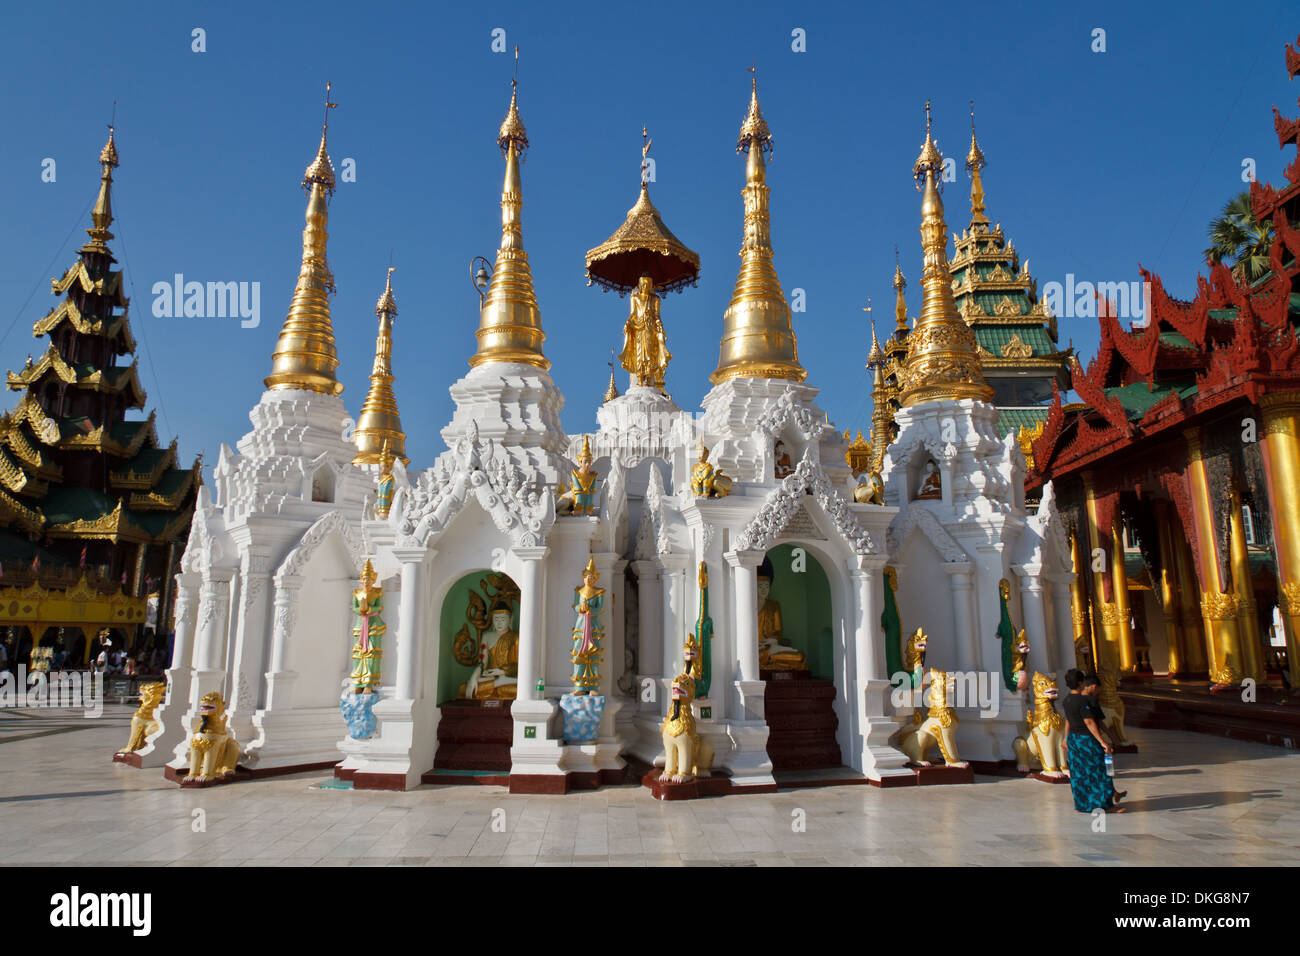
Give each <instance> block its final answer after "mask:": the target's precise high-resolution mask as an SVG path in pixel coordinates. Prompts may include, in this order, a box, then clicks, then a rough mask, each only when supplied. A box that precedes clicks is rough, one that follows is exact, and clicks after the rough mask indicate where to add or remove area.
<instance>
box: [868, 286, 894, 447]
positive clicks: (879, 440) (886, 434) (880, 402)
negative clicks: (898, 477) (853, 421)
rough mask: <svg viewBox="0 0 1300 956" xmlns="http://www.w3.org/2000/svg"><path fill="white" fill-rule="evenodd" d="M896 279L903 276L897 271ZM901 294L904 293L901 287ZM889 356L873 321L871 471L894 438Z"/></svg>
mask: <svg viewBox="0 0 1300 956" xmlns="http://www.w3.org/2000/svg"><path fill="white" fill-rule="evenodd" d="M895 278H896V279H901V278H902V273H901V272H900V273H897V274H896V276H895ZM899 295H900V296H901V295H902V291H901V289H900V291H899ZM888 361H889V360H888V358H887V357H886V356H885V352H884V350H883V349H882V348H881V347H880V340H879V339H877V338H876V323H874V322H872V323H871V351H870V352H869V353H867V368H868V369H870V370H871V373H872V374H871V464H870V467H869V468H868V470H869V471H872V472H876V471H879V470H880V469H881V466H882V465H883V464H884V461H885V451H886V449H888V448H889V443H890V442H891V441H893V438H894V413H893V409H892V407H891V406H890V397H891V396H890V393H889V387H888V386H887V385H886V383H885V366H886V364H888Z"/></svg>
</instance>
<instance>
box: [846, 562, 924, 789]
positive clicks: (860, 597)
mask: <svg viewBox="0 0 1300 956" xmlns="http://www.w3.org/2000/svg"><path fill="white" fill-rule="evenodd" d="M883 560H884V559H883V558H877V559H866V558H862V557H855V558H854V559H853V560H852V561H851V562H850V565H849V576H850V578H851V579H852V581H853V585H854V588H853V592H854V594H853V597H854V604H855V606H856V607H855V610H856V613H855V616H854V618H855V627H854V637H853V640H854V649H855V651H856V654H855V667H856V671H857V673H856V675H855V677H856V684H857V702H856V703H857V706H856V708H855V714H854V716H855V718H856V719H857V722H858V733H859V735H860V737H861V741H862V744H861V746H862V749H861V751H859V752H858V753H856V754H853V755H852V759H853V760H854V761H855V763H854V767H853V769H855V770H857V771H859V772H861V773H863V774H865V775H866V776H867V777H869V778H871V779H872V780H880V779H882V778H884V777H892V776H908V775H910V774H911V771H910V770H908V769H907V768H906V764H907V755H906V754H904V753H903V752H902V751H899V750H895V749H894V748H893V747H891V746H889V738H890V736H892V735H893V733H894V731H895V730H896V729H898V724H897V723H896V722H895V721H894V719H893V718H892V717H891V716H890V708H889V690H890V685H889V675H888V674H886V673H885V671H886V667H887V665H886V663H885V638H884V633H883V631H882V630H881V627H880V602H879V601H878V600H877V597H876V596H877V594H878V593H879V589H880V587H881V580H880V566H881V564H882V563H883Z"/></svg>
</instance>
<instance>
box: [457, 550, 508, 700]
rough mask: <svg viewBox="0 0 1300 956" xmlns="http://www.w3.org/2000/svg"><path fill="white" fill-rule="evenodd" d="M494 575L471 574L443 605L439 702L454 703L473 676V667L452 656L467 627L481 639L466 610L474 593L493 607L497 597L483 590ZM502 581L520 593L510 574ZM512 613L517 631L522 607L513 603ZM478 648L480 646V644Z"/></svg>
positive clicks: (483, 573) (485, 573)
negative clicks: (464, 627) (460, 634)
mask: <svg viewBox="0 0 1300 956" xmlns="http://www.w3.org/2000/svg"><path fill="white" fill-rule="evenodd" d="M490 573H491V572H489V571H486V570H483V571H471V572H470V573H469V574H467V575H465V576H464V577H462V578H461V579H460V580H459V581H457V582H456V583H455V584H454V585H452V588H451V590H450V591H449V592H447V597H446V598H445V599H444V600H443V602H442V613H441V614H440V615H439V618H438V703H442V702H443V701H447V700H451V699H452V698H454V697H455V696H456V691H458V690H459V689H460V685H461V684H463V683H465V681H467V680H469V675H470V674H471V673H472V672H473V670H474V668H473V667H472V666H466V665H465V664H461V663H458V662H457V661H456V658H455V656H454V655H453V653H452V650H453V645H454V644H455V641H456V632H457V631H459V630H460V629H461V627H463V626H468V627H469V636H470V637H471V638H473V637H476V636H477V633H478V632H477V631H476V630H475V628H474V627H473V625H470V624H469V623H468V620H467V618H466V616H465V615H466V611H467V610H468V609H469V604H470V600H469V595H470V592H471V591H473V592H474V593H475V594H477V595H478V596H479V597H480V598H482V599H483V603H484V604H486V605H487V606H488V607H489V608H490V607H491V606H492V601H493V600H494V599H495V596H492V597H489V594H488V591H485V590H484V588H483V587H482V584H483V583H484V579H485V578H486V577H487V576H488V574H490ZM501 578H502V579H503V580H505V581H508V582H509V583H510V588H511V589H513V590H514V592H515V593H516V594H518V593H519V592H518V586H517V585H515V583H514V582H513V581H511V579H510V578H509V577H507V576H506V575H504V574H502V575H501ZM511 608H512V614H511V617H510V626H511V627H512V628H514V629H515V630H518V629H519V606H518V603H517V601H516V602H511ZM476 646H477V645H476Z"/></svg>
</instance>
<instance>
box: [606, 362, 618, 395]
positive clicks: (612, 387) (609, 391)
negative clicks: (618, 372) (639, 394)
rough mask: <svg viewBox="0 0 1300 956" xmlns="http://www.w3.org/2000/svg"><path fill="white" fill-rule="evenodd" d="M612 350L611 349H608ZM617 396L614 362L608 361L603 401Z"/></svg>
mask: <svg viewBox="0 0 1300 956" xmlns="http://www.w3.org/2000/svg"><path fill="white" fill-rule="evenodd" d="M610 351H611V352H613V351H614V350H613V349H610ZM616 398H618V383H616V382H615V381H614V363H613V362H612V361H611V362H610V363H609V385H608V386H607V387H606V388H605V401H607V402H612V401H613V400H614V399H616Z"/></svg>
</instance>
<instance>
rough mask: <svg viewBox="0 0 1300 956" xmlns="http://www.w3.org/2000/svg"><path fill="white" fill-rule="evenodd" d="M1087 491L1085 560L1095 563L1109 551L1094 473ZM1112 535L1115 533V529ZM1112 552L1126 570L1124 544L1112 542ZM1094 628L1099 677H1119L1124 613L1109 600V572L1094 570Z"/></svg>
mask: <svg viewBox="0 0 1300 956" xmlns="http://www.w3.org/2000/svg"><path fill="white" fill-rule="evenodd" d="M1083 490H1084V494H1085V496H1086V499H1087V500H1086V506H1085V509H1084V510H1085V513H1086V514H1087V517H1088V554H1087V555H1085V556H1084V559H1085V561H1092V560H1094V557H1093V556H1095V555H1099V554H1100V555H1104V554H1105V549H1104V548H1103V547H1102V543H1101V527H1100V525H1099V524H1098V523H1097V495H1096V492H1095V491H1094V489H1093V486H1092V473H1091V472H1085V473H1084V476H1083ZM1111 530H1112V534H1113V532H1114V529H1113V527H1112V529H1111ZM1111 550H1112V551H1114V550H1119V551H1120V553H1121V557H1120V564H1121V567H1122V566H1123V560H1124V559H1123V550H1124V549H1123V544H1122V542H1120V541H1112V548H1111ZM1090 570H1091V573H1092V588H1093V597H1092V624H1093V629H1094V636H1095V641H1096V653H1095V655H1094V666H1095V667H1096V670H1097V673H1098V674H1101V673H1102V671H1110V672H1113V673H1115V674H1117V675H1118V673H1119V671H1120V652H1119V647H1120V644H1121V643H1122V641H1123V632H1122V631H1121V630H1120V612H1119V607H1118V605H1117V602H1115V601H1114V600H1110V601H1108V600H1106V583H1107V580H1108V578H1107V572H1106V570H1104V569H1103V570H1101V571H1098V570H1097V569H1096V567H1095V566H1094V567H1092V568H1091V569H1090ZM1109 582H1110V585H1111V589H1112V592H1113V590H1114V585H1115V578H1114V574H1113V573H1112V574H1111V575H1110V578H1109Z"/></svg>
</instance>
